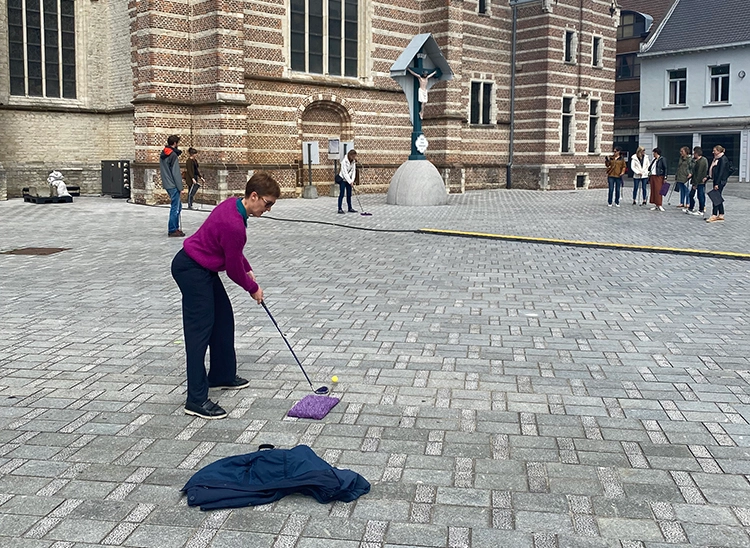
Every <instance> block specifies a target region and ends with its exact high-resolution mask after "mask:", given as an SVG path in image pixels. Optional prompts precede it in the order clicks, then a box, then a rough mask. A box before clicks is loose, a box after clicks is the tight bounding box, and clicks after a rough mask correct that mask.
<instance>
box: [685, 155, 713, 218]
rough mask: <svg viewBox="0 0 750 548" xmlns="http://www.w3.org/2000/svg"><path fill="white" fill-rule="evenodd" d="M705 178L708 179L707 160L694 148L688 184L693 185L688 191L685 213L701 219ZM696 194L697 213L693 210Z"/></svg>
mask: <svg viewBox="0 0 750 548" xmlns="http://www.w3.org/2000/svg"><path fill="white" fill-rule="evenodd" d="M706 177H708V160H706V158H705V157H704V156H703V149H702V148H701V147H695V148H694V149H693V165H692V168H691V170H690V182H691V183H693V187H692V188H691V189H690V205H689V209H686V210H685V213H689V214H690V215H700V216H701V217H703V211H704V210H705V209H706ZM696 194H697V195H698V211H696V210H695V195H696Z"/></svg>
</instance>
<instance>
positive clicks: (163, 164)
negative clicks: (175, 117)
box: [159, 135, 185, 238]
mask: <svg viewBox="0 0 750 548" xmlns="http://www.w3.org/2000/svg"><path fill="white" fill-rule="evenodd" d="M179 144H180V137H179V135H170V136H169V137H167V145H166V146H165V147H164V149H163V150H162V151H161V154H160V155H159V172H160V173H161V186H162V187H163V188H164V190H166V191H167V194H169V203H170V206H169V224H168V225H167V236H169V237H170V238H183V237H184V236H185V233H184V232H183V231H182V230H180V212H181V211H182V202H181V201H180V193H181V192H182V172H181V171H180V154H182V151H181V150H180V149H179V148H177V146H178V145H179Z"/></svg>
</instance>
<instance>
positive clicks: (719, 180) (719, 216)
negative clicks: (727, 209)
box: [706, 145, 729, 223]
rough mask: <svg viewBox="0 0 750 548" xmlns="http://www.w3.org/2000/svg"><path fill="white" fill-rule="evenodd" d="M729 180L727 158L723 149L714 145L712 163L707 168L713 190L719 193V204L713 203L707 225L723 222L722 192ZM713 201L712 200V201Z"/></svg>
mask: <svg viewBox="0 0 750 548" xmlns="http://www.w3.org/2000/svg"><path fill="white" fill-rule="evenodd" d="M727 179H729V158H727V157H726V155H725V154H724V147H723V146H721V145H716V146H715V147H714V161H713V162H711V167H709V168H708V179H707V180H709V181H711V182H712V183H713V187H714V190H717V191H718V192H719V198H720V200H718V202H719V203H716V202H714V206H713V211H712V213H711V216H710V217H709V218H708V219H706V222H707V223H718V222H724V197H723V196H722V192H723V191H724V186H725V185H726V184H727ZM712 201H713V200H712Z"/></svg>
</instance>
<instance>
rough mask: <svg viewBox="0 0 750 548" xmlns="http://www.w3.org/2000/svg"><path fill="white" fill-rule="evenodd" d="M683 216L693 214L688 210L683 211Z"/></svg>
mask: <svg viewBox="0 0 750 548" xmlns="http://www.w3.org/2000/svg"><path fill="white" fill-rule="evenodd" d="M685 214H687V215H692V214H693V212H692V211H690V210H689V209H686V210H685Z"/></svg>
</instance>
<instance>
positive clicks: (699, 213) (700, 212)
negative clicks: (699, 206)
mask: <svg viewBox="0 0 750 548" xmlns="http://www.w3.org/2000/svg"><path fill="white" fill-rule="evenodd" d="M690 214H691V215H700V216H701V217H703V212H702V211H691V212H690Z"/></svg>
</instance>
